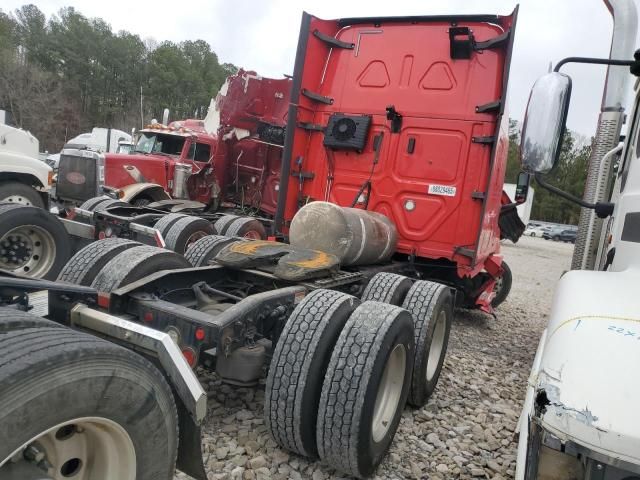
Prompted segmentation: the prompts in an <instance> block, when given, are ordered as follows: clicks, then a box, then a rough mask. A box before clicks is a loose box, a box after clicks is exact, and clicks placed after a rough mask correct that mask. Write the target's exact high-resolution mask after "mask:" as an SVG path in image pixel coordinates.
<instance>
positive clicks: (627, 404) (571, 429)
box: [532, 269, 640, 464]
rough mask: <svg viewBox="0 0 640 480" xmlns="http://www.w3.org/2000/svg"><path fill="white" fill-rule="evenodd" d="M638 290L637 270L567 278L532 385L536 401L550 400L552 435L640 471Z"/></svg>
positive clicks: (547, 418)
mask: <svg viewBox="0 0 640 480" xmlns="http://www.w3.org/2000/svg"><path fill="white" fill-rule="evenodd" d="M639 286H640V271H638V270H635V269H630V270H626V271H623V272H587V271H572V272H568V273H567V274H565V275H564V277H563V278H562V279H561V280H560V282H559V283H558V288H557V290H556V295H555V298H554V305H553V308H552V310H551V311H552V312H553V314H552V318H551V319H550V322H549V325H548V327H547V331H546V343H545V345H544V348H543V350H542V352H541V353H542V355H541V359H540V368H539V370H538V374H537V378H535V379H532V380H534V382H535V390H536V392H538V396H537V398H538V401H539V402H540V401H541V400H544V395H546V402H544V403H546V407H545V412H544V413H543V414H542V415H541V422H542V426H543V427H544V428H545V429H546V430H548V431H550V432H552V433H554V434H555V435H557V436H558V437H559V438H561V439H567V438H570V439H571V440H572V441H574V442H576V443H578V444H581V445H583V446H585V447H588V448H590V449H592V450H594V451H597V452H600V453H603V454H606V455H608V456H611V457H614V458H618V459H620V460H624V461H627V462H631V463H634V464H640V415H638V406H639V405H640V381H639V378H640V372H639V370H640V291H639V290H638V287H639ZM541 391H544V395H542V396H541V395H540V392H541Z"/></svg>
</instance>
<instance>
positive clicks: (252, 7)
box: [1, 0, 633, 135]
mask: <svg viewBox="0 0 640 480" xmlns="http://www.w3.org/2000/svg"><path fill="white" fill-rule="evenodd" d="M630 1H633V0H630ZM25 3H28V2H27V1H20V0H2V5H1V8H2V9H3V10H4V11H12V10H14V9H15V8H18V7H20V6H21V5H23V4H25ZM33 3H35V4H36V5H37V6H38V7H39V8H40V9H41V10H42V11H43V12H44V13H45V14H46V15H47V16H50V15H52V14H55V13H56V12H57V11H58V10H59V9H60V8H61V7H64V6H73V7H75V8H76V9H77V10H78V11H80V12H82V13H83V14H84V15H85V16H88V17H101V18H102V19H104V20H105V21H107V22H108V23H110V24H111V26H112V28H113V30H114V31H118V30H128V31H130V32H132V33H137V34H138V35H140V36H141V37H142V38H143V39H144V38H146V37H153V38H155V39H157V40H172V41H175V42H179V41H182V40H195V39H199V38H200V39H204V40H206V41H207V42H209V44H210V45H211V46H212V48H213V50H214V51H215V52H216V53H217V54H218V56H219V58H220V60H221V61H222V62H231V63H233V64H235V65H237V66H241V67H243V68H245V69H250V70H256V71H257V72H258V73H260V74H262V75H265V76H275V77H279V76H281V75H282V74H284V73H288V74H290V73H292V70H293V60H294V57H295V48H296V43H297V38H298V28H299V24H300V14H301V12H302V11H303V10H306V11H307V12H309V13H311V14H313V15H316V16H318V17H321V18H327V19H329V18H340V17H352V16H374V15H429V14H434V15H435V14H447V13H460V14H469V13H491V14H493V13H497V14H508V13H510V12H511V11H512V10H513V8H514V7H515V5H516V3H517V2H516V1H512V0H439V1H435V0H430V1H426V0H395V1H389V0H368V1H366V2H364V1H355V2H347V1H345V0H315V1H314V0H298V1H293V0H189V1H187V2H180V1H175V0H155V1H153V2H150V1H144V2H142V1H130V0H126V1H125V0H110V1H108V2H102V1H94V0H37V1H35V2H33ZM611 26H612V21H611V17H610V15H609V12H608V11H607V9H606V8H605V6H604V4H603V3H602V1H601V0H521V2H520V13H519V18H518V25H517V28H516V43H515V48H514V53H513V62H512V65H511V78H510V80H509V110H510V116H511V117H512V118H515V119H517V120H519V121H521V120H522V118H523V115H524V109H525V107H526V102H527V98H528V95H529V90H530V88H531V85H532V84H533V82H534V81H535V79H536V78H537V77H538V76H539V75H541V74H543V73H545V72H546V71H547V70H548V67H549V62H553V63H555V62H557V61H558V60H560V59H562V58H564V57H568V56H597V57H607V56H608V55H609V47H610V43H611ZM563 71H566V72H567V73H569V74H570V75H572V77H573V94H572V101H571V108H570V113H569V119H568V126H569V128H571V129H572V130H575V131H578V132H580V133H582V134H584V135H592V134H593V133H594V131H595V125H596V121H597V116H598V111H599V106H600V100H601V96H602V87H603V83H604V74H605V68H604V67H597V66H569V67H565V69H563Z"/></svg>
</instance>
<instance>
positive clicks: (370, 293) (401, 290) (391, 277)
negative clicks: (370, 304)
mask: <svg viewBox="0 0 640 480" xmlns="http://www.w3.org/2000/svg"><path fill="white" fill-rule="evenodd" d="M412 284H413V282H412V280H411V279H410V278H407V277H404V276H402V275H397V274H395V273H388V272H380V273H376V274H375V275H374V276H373V278H371V280H370V281H369V283H368V284H367V286H366V287H365V289H364V292H362V297H361V299H362V301H363V302H366V301H368V300H373V301H376V302H383V303H388V304H389V305H395V306H396V307H399V306H400V305H402V302H403V301H404V297H406V296H407V293H408V292H409V289H410V288H411V285H412Z"/></svg>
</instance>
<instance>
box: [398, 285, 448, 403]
mask: <svg viewBox="0 0 640 480" xmlns="http://www.w3.org/2000/svg"><path fill="white" fill-rule="evenodd" d="M402 307H403V308H405V309H406V310H408V311H409V313H411V316H412V317H413V328H414V333H415V343H416V350H415V355H414V360H413V376H412V379H411V389H410V391H409V398H408V402H409V403H410V404H411V405H413V406H414V407H422V406H423V405H425V404H426V403H427V400H429V397H430V396H431V394H432V393H433V391H434V390H435V388H436V385H437V384H438V378H439V377H440V372H441V370H442V365H443V363H444V359H445V355H446V353H447V345H448V344H449V333H450V331H451V323H452V321H453V299H452V295H451V290H450V289H449V288H448V287H446V286H445V285H442V284H440V283H436V282H429V281H425V280H418V281H417V282H415V283H414V284H413V286H412V287H411V290H409V293H408V294H407V298H405V300H404V303H403V304H402Z"/></svg>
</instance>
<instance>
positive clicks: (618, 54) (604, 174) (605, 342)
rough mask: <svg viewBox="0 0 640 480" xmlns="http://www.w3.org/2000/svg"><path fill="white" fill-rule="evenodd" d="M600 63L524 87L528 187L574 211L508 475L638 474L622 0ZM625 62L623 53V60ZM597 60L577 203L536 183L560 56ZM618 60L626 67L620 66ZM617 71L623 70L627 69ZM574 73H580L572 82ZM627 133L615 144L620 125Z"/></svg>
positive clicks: (637, 126) (556, 130)
mask: <svg viewBox="0 0 640 480" xmlns="http://www.w3.org/2000/svg"><path fill="white" fill-rule="evenodd" d="M605 4H606V5H607V7H608V9H609V11H610V12H611V14H612V16H613V22H614V27H613V39H612V45H611V53H610V57H609V58H608V59H594V58H579V57H573V58H569V59H565V60H563V61H561V62H559V63H558V65H557V66H556V68H555V71H554V72H553V73H549V74H547V75H544V76H543V77H541V78H540V79H539V80H538V81H537V82H536V83H535V85H534V87H533V89H532V92H531V96H530V98H529V104H528V107H527V113H526V117H525V124H524V130H523V135H522V140H523V141H522V147H521V161H522V165H523V168H524V170H525V171H527V172H528V173H531V174H533V175H535V178H536V180H537V182H538V184H539V185H541V186H542V187H544V188H548V189H551V190H552V191H554V192H555V193H557V194H559V195H562V196H564V197H565V198H570V199H572V200H574V201H576V202H577V203H579V204H580V205H581V206H582V207H583V211H582V215H581V220H580V227H579V233H578V239H577V243H576V249H575V252H574V256H573V262H572V268H573V269H572V270H571V271H569V272H568V273H566V274H565V275H563V277H562V278H561V279H560V281H559V283H558V286H557V289H556V292H555V297H554V300H553V304H552V309H551V313H550V316H549V323H548V325H547V328H546V330H545V331H544V332H543V334H542V338H541V339H540V343H539V345H538V349H537V352H536V356H535V359H534V363H533V367H532V370H531V375H530V378H529V381H528V385H527V393H526V400H525V404H524V408H523V411H522V414H521V417H520V421H519V425H518V428H519V435H520V438H519V445H518V461H517V468H516V479H517V480H533V479H540V480H543V479H544V480H570V479H571V480H574V479H575V480H637V479H640V416H639V415H638V406H639V405H640V384H639V383H638V367H639V366H640V296H639V295H638V286H639V285H640V269H639V266H640V80H638V79H637V78H636V83H635V89H634V92H635V100H634V105H633V107H632V110H631V113H630V114H629V115H628V116H627V115H626V113H625V109H624V107H625V103H626V102H625V92H626V91H627V90H628V89H629V82H630V80H631V79H633V78H634V75H635V77H638V76H639V75H640V52H636V53H635V55H634V54H633V50H634V48H635V46H634V45H635V42H636V30H637V13H636V7H635V4H634V2H633V1H632V0H608V1H607V0H605ZM632 58H635V61H633V60H632ZM568 62H580V63H589V64H600V65H608V71H607V80H606V84H605V89H604V94H603V100H602V110H601V113H600V118H599V123H598V129H597V133H596V136H595V143H594V145H593V152H592V155H591V159H590V164H589V171H588V177H587V183H586V187H585V193H584V197H583V199H576V198H571V197H570V196H569V195H567V194H566V193H564V192H561V191H559V190H558V189H557V188H555V187H553V186H551V185H549V184H547V183H546V182H545V179H544V176H543V175H544V174H545V173H547V172H549V171H550V170H551V169H552V168H553V166H554V165H555V163H556V161H557V158H558V153H559V151H560V146H561V142H562V133H563V131H564V128H565V121H566V115H567V111H568V108H569V98H570V95H571V78H570V77H569V76H567V75H566V74H563V73H560V71H559V70H560V69H561V67H562V65H563V64H565V63H568ZM629 67H630V68H629ZM629 70H630V72H631V74H630V73H629ZM576 81H580V80H579V79H576ZM625 118H626V119H627V120H628V130H627V133H626V136H625V137H624V141H623V143H620V144H619V142H620V138H621V137H620V133H621V129H622V125H623V123H624V121H625Z"/></svg>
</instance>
